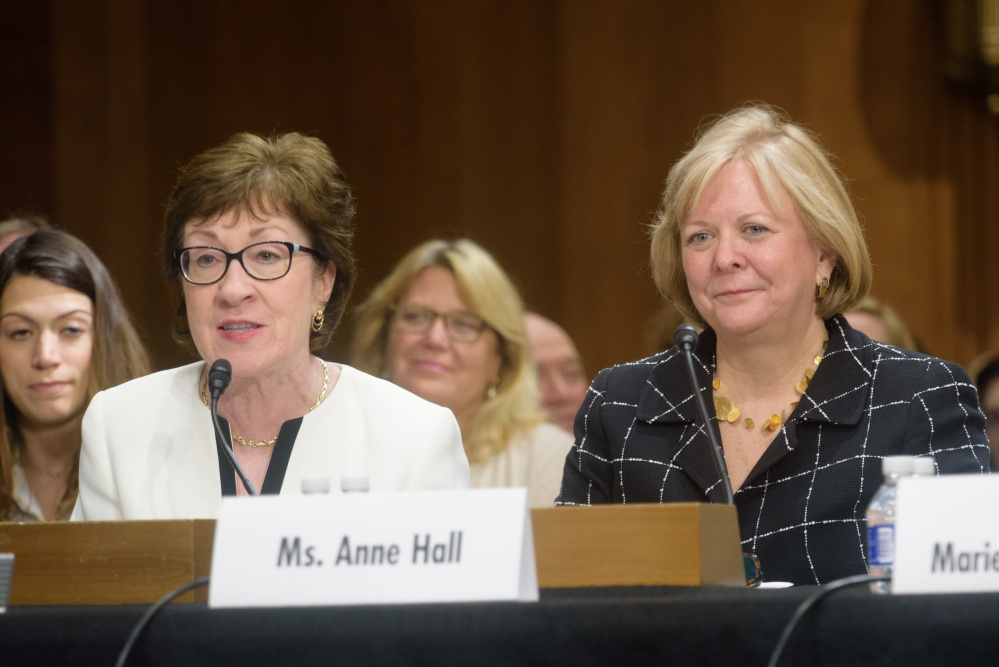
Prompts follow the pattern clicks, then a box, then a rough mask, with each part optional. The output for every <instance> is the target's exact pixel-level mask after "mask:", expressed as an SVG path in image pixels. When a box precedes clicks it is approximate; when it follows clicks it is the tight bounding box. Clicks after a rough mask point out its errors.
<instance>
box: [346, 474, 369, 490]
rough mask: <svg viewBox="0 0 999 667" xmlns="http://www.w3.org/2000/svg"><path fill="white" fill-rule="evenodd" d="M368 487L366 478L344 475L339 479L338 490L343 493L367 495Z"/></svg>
mask: <svg viewBox="0 0 999 667" xmlns="http://www.w3.org/2000/svg"><path fill="white" fill-rule="evenodd" d="M369 487H370V483H369V482H368V478H367V477H362V476H360V475H344V476H343V477H341V478H340V490H341V491H343V492H344V493H367V491H368V488H369Z"/></svg>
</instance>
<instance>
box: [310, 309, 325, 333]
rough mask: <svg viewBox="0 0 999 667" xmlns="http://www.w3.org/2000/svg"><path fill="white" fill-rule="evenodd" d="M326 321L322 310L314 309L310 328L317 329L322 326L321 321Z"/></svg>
mask: <svg viewBox="0 0 999 667" xmlns="http://www.w3.org/2000/svg"><path fill="white" fill-rule="evenodd" d="M325 321H326V316H325V315H324V314H323V311H322V310H318V309H317V310H316V312H314V313H312V330H313V331H319V330H320V329H322V328H323V322H325Z"/></svg>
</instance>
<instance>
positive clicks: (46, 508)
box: [0, 231, 149, 521]
mask: <svg viewBox="0 0 999 667" xmlns="http://www.w3.org/2000/svg"><path fill="white" fill-rule="evenodd" d="M148 371H149V363H148V360H147V357H146V351H145V349H144V348H143V346H142V343H141V342H140V341H139V337H138V335H137V334H136V332H135V329H134V328H133V327H132V324H131V322H130V321H129V318H128V313H127V312H126V311H125V307H124V305H123V304H122V301H121V297H120V296H119V294H118V288H117V287H116V286H115V284H114V282H113V281H112V279H111V276H110V275H109V274H108V271H107V269H105V268H104V265H103V264H101V262H100V260H98V259H97V257H96V256H95V255H94V254H93V252H91V250H90V249H89V248H87V246H86V245H84V243H83V242H81V241H80V240H78V239H76V238H74V237H72V236H70V235H69V234H66V233H64V232H58V231H39V232H35V233H34V234H31V235H30V236H27V237H23V238H19V239H17V240H15V241H14V242H13V243H12V244H11V245H10V247H9V248H8V249H7V250H6V251H5V252H4V253H3V254H2V255H0V375H2V377H3V389H2V394H3V411H2V412H0V519H4V520H8V521H30V520H52V519H68V518H69V514H70V512H71V511H72V509H73V503H74V502H75V501H76V493H77V471H78V462H79V451H80V422H81V420H82V419H83V412H84V410H85V409H86V407H87V403H89V402H90V399H91V397H92V396H93V395H94V394H95V393H96V392H97V391H100V390H102V389H107V388H109V387H113V386H115V385H117V384H121V383H122V382H126V381H128V380H131V379H133V378H136V377H138V376H140V375H144V374H145V373H147V372H148Z"/></svg>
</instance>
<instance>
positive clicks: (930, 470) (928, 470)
mask: <svg viewBox="0 0 999 667" xmlns="http://www.w3.org/2000/svg"><path fill="white" fill-rule="evenodd" d="M912 474H913V475H920V476H926V477H932V476H934V475H936V474H937V464H936V463H935V462H934V461H933V457H932V456H917V457H916V458H914V459H913V460H912Z"/></svg>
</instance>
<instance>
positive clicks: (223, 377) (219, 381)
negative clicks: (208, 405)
mask: <svg viewBox="0 0 999 667" xmlns="http://www.w3.org/2000/svg"><path fill="white" fill-rule="evenodd" d="M231 381H232V364H230V363H229V362H228V361H227V360H226V359H216V360H215V363H213V364H212V367H211V369H210V370H209V371H208V389H209V391H211V393H212V424H214V425H215V435H216V436H217V437H216V439H215V444H216V445H218V447H219V449H220V451H221V452H222V454H223V455H224V456H225V458H226V460H228V461H229V465H230V466H232V469H233V470H234V471H235V472H236V475H238V476H239V479H240V481H241V482H243V488H244V489H246V492H247V493H248V494H250V495H251V496H256V495H260V494H258V493H257V490H256V489H255V488H253V484H252V483H251V482H250V478H249V477H247V476H246V473H245V472H243V467H242V466H241V465H239V461H237V460H236V455H235V454H233V453H232V447H231V446H229V445H226V444H225V443H226V440H225V436H223V435H222V425H221V424H219V412H218V410H219V398H220V397H221V396H222V393H223V392H224V391H225V390H226V389H227V388H228V387H229V383H230V382H231Z"/></svg>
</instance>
